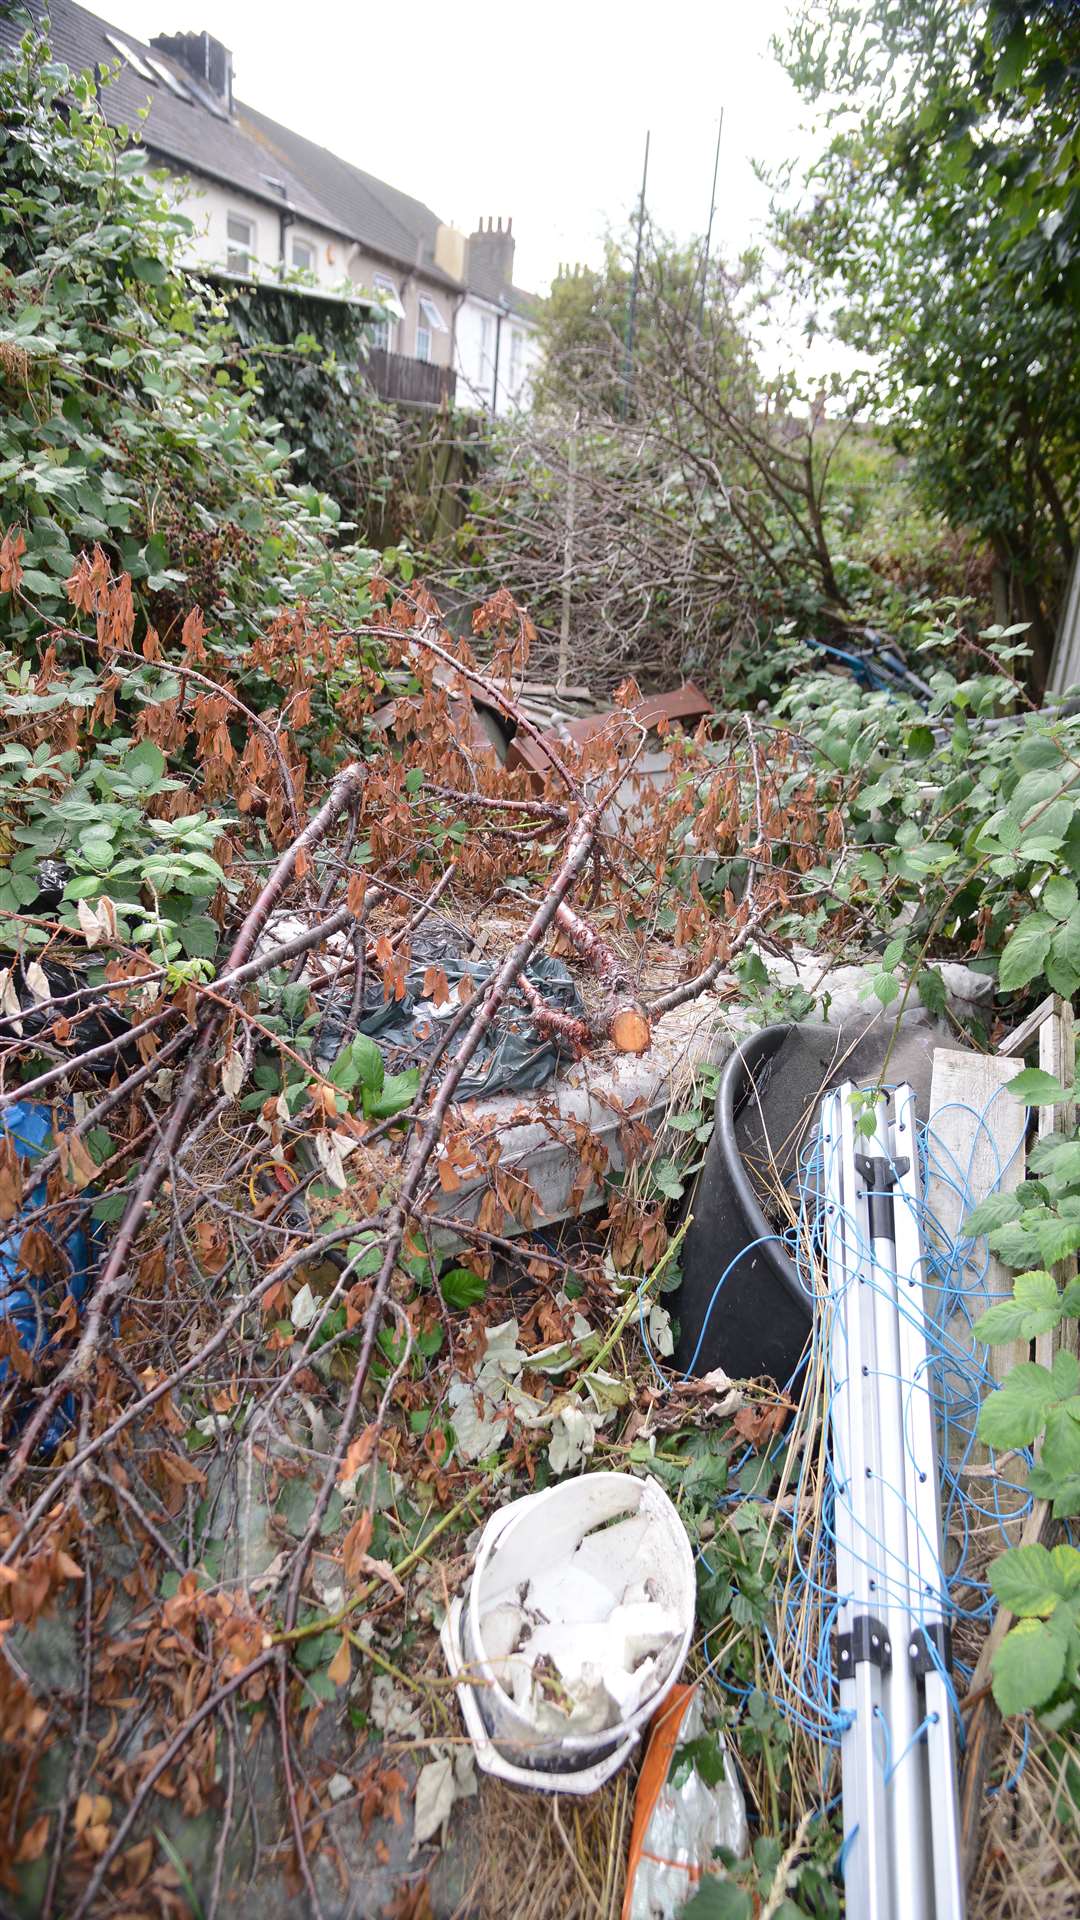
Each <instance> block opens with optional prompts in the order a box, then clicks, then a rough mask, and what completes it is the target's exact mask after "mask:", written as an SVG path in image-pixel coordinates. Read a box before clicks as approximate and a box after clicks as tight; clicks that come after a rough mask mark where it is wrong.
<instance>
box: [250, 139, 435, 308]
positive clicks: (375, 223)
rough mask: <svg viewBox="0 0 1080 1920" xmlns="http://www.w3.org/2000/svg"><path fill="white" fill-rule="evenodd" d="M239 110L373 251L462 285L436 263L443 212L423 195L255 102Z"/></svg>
mask: <svg viewBox="0 0 1080 1920" xmlns="http://www.w3.org/2000/svg"><path fill="white" fill-rule="evenodd" d="M236 111H237V117H238V119H239V121H240V123H241V125H242V126H243V127H244V128H245V130H246V131H248V132H249V133H250V135H251V137H252V139H254V140H256V141H258V142H259V143H260V144H261V145H262V147H263V149H264V150H265V151H267V152H269V153H271V154H274V155H275V156H279V157H280V159H281V161H282V164H283V165H284V166H286V167H287V168H289V169H290V170H292V171H293V172H295V173H296V174H298V175H300V176H302V177H303V179H304V180H305V181H307V182H308V184H309V186H310V188H311V190H312V191H313V192H314V193H315V194H317V195H318V198H319V199H320V201H321V202H322V203H323V205H324V206H327V207H329V208H330V209H331V210H332V213H333V224H334V225H335V226H337V227H338V228H340V229H341V230H342V231H344V232H346V233H351V234H352V235H353V237H354V239H356V240H359V241H360V242H361V244H362V245H365V246H368V247H370V248H371V249H372V250H373V251H374V252H376V253H385V254H388V255H389V256H390V257H391V258H392V259H394V260H400V261H403V262H404V263H405V264H406V265H408V266H411V267H412V266H419V267H422V268H423V270H424V273H425V276H426V277H427V278H428V279H430V280H436V281H439V282H441V283H442V285H443V286H446V287H453V288H455V289H457V290H458V291H460V287H461V282H460V281H458V280H455V279H454V278H453V277H452V275H450V274H448V273H446V272H444V270H443V269H442V268H441V267H438V266H436V264H435V239H436V235H437V233H438V230H439V224H440V223H439V216H438V214H437V213H433V212H432V210H431V208H430V207H426V206H425V205H424V203H423V201H422V200H414V199H413V197H412V195H411V194H408V193H402V192H401V191H400V190H399V189H398V188H397V187H391V186H388V185H387V183H386V181H385V180H377V179H376V178H375V176H374V174H371V173H365V172H364V171H363V169H362V168H361V167H354V166H352V165H351V164H350V162H349V161H348V160H341V159H339V158H338V155H337V154H336V153H331V152H330V150H329V148H328V147H320V146H318V145H317V144H316V143H315V141H314V140H305V139H304V137H303V135H302V134H299V133H293V132H292V130H291V128H289V127H283V126H280V125H279V123H278V122H277V121H276V120H270V119H268V117H267V115H266V114H265V113H259V112H258V111H257V110H256V109H255V108H254V107H245V106H238V107H237V109H236Z"/></svg>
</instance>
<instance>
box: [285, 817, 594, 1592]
mask: <svg viewBox="0 0 1080 1920" xmlns="http://www.w3.org/2000/svg"><path fill="white" fill-rule="evenodd" d="M600 811H601V803H594V804H593V805H592V806H591V807H589V808H587V809H586V811H585V813H584V814H583V815H582V817H581V819H580V820H579V822H578V824H577V826H576V827H575V829H574V832H573V834H572V836H571V839H570V843H569V846H568V847H567V851H566V854H565V857H564V859H563V863H562V865H561V867H560V868H559V871H558V873H557V874H556V876H555V878H554V880H553V881H552V883H551V885H550V887H549V888H548V891H547V893H546V895H545V897H544V899H543V901H542V902H541V904H540V906H539V907H538V908H537V909H536V912H535V913H534V914H533V917H532V919H531V920H530V922H529V925H528V927H527V928H526V930H525V933H524V934H523V936H522V938H521V939H520V940H519V941H518V944H517V946H516V947H515V948H514V949H513V952H512V953H510V954H509V955H508V957H507V958H506V960H504V961H503V964H502V966H501V967H500V968H499V971H498V973H497V974H496V975H495V977H494V979H493V980H492V981H491V982H490V984H489V986H488V987H487V989H486V991H485V993H484V995H483V998H482V1000H481V1002H480V1006H479V1007H478V1009H477V1011H476V1013H475V1015H474V1017H473V1020H472V1024H471V1026H470V1027H469V1030H468V1032H467V1034H466V1035H465V1038H464V1040H463V1041H462V1043H461V1045H460V1047H459V1048H458V1050H457V1052H456V1054H455V1055H454V1058H453V1060H452V1061H451V1063H450V1066H449V1067H448V1069H447V1072H446V1074H445V1077H444V1079H443V1083H442V1086H441V1087H440V1088H439V1091H438V1093H437V1094H436V1096H435V1099H434V1100H433V1101H432V1105H431V1112H430V1114H429V1116H428V1120H427V1123H426V1125H425V1126H424V1128H423V1129H422V1131H421V1132H420V1133H419V1134H417V1135H416V1136H415V1137H414V1139H413V1142H412V1144H411V1146H410V1148H409V1152H408V1154H407V1157H406V1162H405V1169H404V1173H403V1176H402V1182H401V1188H400V1191H399V1194H398V1199H397V1202H396V1204H395V1206H394V1207H393V1209H392V1211H391V1214H390V1218H389V1222H388V1242H387V1248H386V1252H385V1254H384V1256H383V1262H382V1266H381V1267H380V1269H379V1275H378V1279H377V1280H376V1283H375V1289H374V1292H373V1294H372V1298H371V1305H370V1307H369V1308H368V1311H367V1314H366V1316H365V1321H364V1337H363V1341H362V1343H361V1347H360V1354H359V1358H358V1360H357V1366H356V1373H355V1375H354V1376H353V1381H352V1385H351V1387H350V1389H349V1398H348V1401H347V1403H346V1406H345V1411H344V1413H343V1415H342V1419H341V1424H340V1426H339V1428H338V1435H337V1440H336V1442H335V1446H334V1451H333V1455H332V1456H331V1459H330V1462H329V1465H328V1466H327V1468H326V1472H325V1473H324V1475H323V1479H322V1484H321V1486H320V1488H319V1491H318V1494H317V1495H316V1499H315V1505H314V1507H313V1508H312V1512H311V1517H310V1519H309V1521H308V1525H307V1530H306V1532H305V1534H304V1537H303V1540H302V1541H301V1543H300V1548H299V1550H298V1553H297V1557H296V1565H295V1567H294V1570H293V1574H292V1578H291V1580H290V1582H289V1591H288V1598H287V1601H286V1607H285V1624H286V1628H292V1627H294V1626H295V1625H296V1615H297V1611H298V1609H299V1605H300V1594H301V1591H302V1587H303V1581H304V1574H305V1572H306V1569H307V1563H308V1560H309V1559H310V1557H311V1551H312V1548H313V1547H314V1545H315V1541H316V1539H317V1537H318V1532H319V1528H320V1526H321V1525H322V1521H323V1516H324V1514H325V1512H326V1508H327V1505H328V1502H329V1499H330V1495H331V1493H332V1492H333V1488H334V1483H335V1481H336V1479H337V1474H338V1469H339V1467H340V1465H341V1462H342V1460H343V1459H344V1457H345V1450H346V1448H347V1446H348V1444H349V1441H350V1439H351V1437H352V1434H353V1430H354V1427H355V1425H356V1416H357V1411H358V1409H359V1406H360V1396H361V1394H362V1393H363V1390H364V1383H365V1381H366V1379H367V1373H368V1368H369V1367H370V1365H371V1356H372V1352H373V1350H374V1346H375V1337H376V1334H377V1332H378V1329H379V1323H380V1320H381V1318H382V1311H383V1304H384V1302H385V1300H386V1295H387V1292H388V1290H389V1287H390V1281H391V1279H392V1277H393V1273H394V1268H395V1266H396V1264H397V1260H398V1256H399V1254H400V1252H401V1245H402V1241H403V1240H404V1238H405V1229H406V1226H407V1224H408V1221H409V1217H410V1214H411V1213H412V1210H413V1208H414V1205H415V1202H416V1198H417V1195H418V1193H419V1191H420V1186H421V1183H422V1181H423V1178H424V1174H425V1172H426V1170H427V1166H428V1162H429V1161H430V1159H431V1156H432V1154H433V1153H434V1151H435V1148H436V1146H437V1145H438V1142H439V1136H440V1135H441V1133H442V1129H443V1125H444V1122H445V1120H446V1116H447V1113H448V1112H449V1110H450V1105H451V1103H452V1101H453V1098H454V1094H455V1092H456V1091H457V1087H458V1084H459V1082H460V1080H461V1077H462V1075H463V1074H464V1072H465V1069H466V1067H467V1066H468V1064H469V1061H470V1060H471V1059H472V1057H473V1055H474V1053H475V1052H476V1049H477V1047H478V1046H479V1045H480V1042H481V1041H482V1039H483V1038H484V1035H485V1033H486V1032H487V1030H488V1028H489V1027H490V1025H491V1022H492V1020H493V1019H494V1017H495V1014H496V1013H497V1012H498V1009H499V1007H500V1006H501V1005H502V1002H503V1001H504V999H505V998H506V995H507V994H508V993H509V992H510V990H511V988H512V987H513V986H514V984H515V982H516V981H517V980H518V979H519V977H520V975H521V973H522V972H523V970H524V968H525V967H526V966H527V965H528V963H529V960H530V959H531V958H532V955H533V954H534V953H535V952H536V949H537V947H538V946H539V944H540V942H541V940H543V938H544V935H545V934H546V933H547V931H548V928H549V927H550V926H551V924H552V922H553V920H554V918H555V915H556V913H557V911H558V908H559V904H560V902H561V901H562V900H563V899H565V897H566V895H567V894H568V893H569V891H570V888H571V887H572V886H573V884H574V882H575V880H576V879H577V878H578V875H579V874H580V873H581V872H582V871H583V869H584V867H585V864H586V862H587V860H588V858H589V854H590V852H591V850H592V843H593V838H594V836H595V834H596V829H597V826H598V824H599V820H600Z"/></svg>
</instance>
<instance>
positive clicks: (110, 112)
mask: <svg viewBox="0 0 1080 1920" xmlns="http://www.w3.org/2000/svg"><path fill="white" fill-rule="evenodd" d="M25 13H29V14H30V15H31V16H32V17H33V19H34V20H35V21H36V22H40V21H41V20H42V18H43V16H47V17H48V19H49V23H50V27H49V41H50V45H51V47H52V50H53V53H54V54H55V55H56V58H57V59H58V60H61V61H63V63H64V65H65V66H68V67H71V68H72V69H73V70H74V71H75V72H76V73H81V72H84V71H85V70H86V69H87V68H89V69H90V70H91V71H92V70H93V69H94V68H95V67H98V66H100V67H116V66H117V64H118V63H119V69H120V70H119V74H118V76H117V78H116V80H115V81H114V82H113V83H112V84H111V85H109V86H106V87H103V88H102V89H101V96H100V104H101V110H102V112H103V114H104V116H105V118H106V119H107V120H108V121H109V123H110V125H112V126H114V127H120V126H123V127H128V128H130V129H131V131H132V132H135V133H140V134H141V137H142V139H143V140H144V141H145V143H146V145H147V147H148V148H150V149H151V151H152V152H154V153H155V154H161V155H162V156H163V158H165V159H167V160H172V161H175V162H178V163H179V164H180V165H181V166H182V167H185V168H186V167H191V168H192V169H193V170H194V171H195V172H197V173H201V174H204V175H207V176H208V177H210V178H211V179H215V180H221V181H223V182H224V183H225V184H226V185H228V186H233V187H238V188H240V189H241V190H242V191H243V192H244V193H249V194H251V195H252V196H253V197H254V198H256V199H258V200H268V201H270V203H271V204H272V205H274V206H278V207H280V206H286V207H289V208H291V209H292V210H293V211H294V212H296V213H299V214H302V215H303V216H304V217H305V218H306V219H309V220H313V221H315V222H317V223H318V224H319V225H321V226H328V227H330V228H334V227H336V225H337V222H336V221H335V219H334V217H333V215H332V214H331V212H330V210H329V208H328V207H324V206H323V205H322V203H321V202H320V201H319V199H318V198H317V196H316V195H315V194H314V193H313V192H312V191H311V189H310V188H309V187H308V186H307V185H306V183H305V182H304V181H303V180H301V179H299V178H298V177H297V176H296V175H294V174H291V173H289V172H287V171H286V172H285V173H283V172H282V168H281V166H280V165H278V164H277V163H276V162H275V163H273V164H271V163H270V161H269V160H268V158H267V155H266V152H265V150H264V149H263V148H262V147H260V146H259V145H258V143H257V142H256V141H254V140H253V139H252V138H251V137H250V135H248V134H246V133H245V132H244V131H243V130H242V128H241V127H240V126H238V124H237V123H236V121H235V120H230V119H229V118H228V117H227V115H225V114H224V113H223V112H221V110H218V111H214V110H213V108H211V106H210V105H209V104H208V97H207V96H206V95H205V93H203V94H202V97H201V98H196V97H195V84H194V83H193V82H192V80H191V76H190V75H189V74H188V72H187V69H186V68H184V67H182V66H180V64H179V63H178V62H177V61H175V60H170V59H169V57H168V56H167V55H166V54H164V53H162V52H161V51H160V50H159V49H158V48H156V47H150V46H147V45H146V43H145V42H144V41H142V40H137V39H135V37H134V36H133V35H132V34H130V33H121V32H120V30H119V28H114V27H111V26H110V25H109V23H108V21H107V20H102V19H101V18H100V17H99V16H98V15H97V14H94V13H88V12H87V10H86V8H85V7H77V6H75V5H73V4H72V0H22V4H21V5H20V6H17V7H16V8H15V10H14V12H13V13H8V12H6V11H5V12H3V13H0V46H8V47H15V46H17V45H18V42H19V40H20V39H21V38H22V34H23V32H24V30H25ZM20 14H23V15H24V19H23V21H22V22H21V23H20V18H19V16H20ZM110 33H112V34H114V35H115V37H116V39H118V40H120V41H122V42H123V43H124V45H126V46H128V47H130V48H131V49H132V51H133V52H134V53H136V54H137V55H138V56H139V57H140V58H141V59H142V60H143V61H144V62H146V61H150V60H153V61H154V62H156V63H157V65H158V66H159V67H164V68H166V69H167V70H168V72H169V73H171V74H173V75H175V77H176V78H177V80H178V81H179V82H180V84H181V86H183V87H184V89H185V91H186V92H187V93H188V94H189V96H190V98H189V99H187V100H182V99H178V98H177V96H176V95H175V94H174V93H173V92H172V91H171V90H170V88H169V86H168V84H167V83H166V82H162V83H160V84H153V83H151V82H150V81H148V80H145V79H143V78H142V76H141V75H140V74H138V73H137V72H136V71H135V68H134V67H133V66H131V65H130V64H129V63H128V62H127V61H126V60H121V58H120V55H119V54H118V53H117V50H116V48H115V47H114V46H113V45H112V44H111V43H110V41H109V40H108V38H107V35H108V34H110ZM200 92H202V90H200ZM147 106H149V108H150V112H149V116H148V118H147V119H146V120H141V119H140V115H141V113H142V112H143V110H144V108H146V107H147ZM268 173H269V174H272V175H274V176H275V177H276V178H277V179H279V180H281V181H282V183H283V185H284V187H285V193H284V195H283V194H282V193H280V192H279V191H278V190H277V189H276V188H274V187H272V186H271V185H270V184H269V182H268V180H267V178H266V175H267V174H268Z"/></svg>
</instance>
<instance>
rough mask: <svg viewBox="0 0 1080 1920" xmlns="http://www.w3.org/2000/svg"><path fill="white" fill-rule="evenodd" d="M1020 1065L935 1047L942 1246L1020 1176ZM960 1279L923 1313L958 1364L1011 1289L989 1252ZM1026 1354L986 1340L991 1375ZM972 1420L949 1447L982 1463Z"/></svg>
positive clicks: (933, 1184) (932, 1217)
mask: <svg viewBox="0 0 1080 1920" xmlns="http://www.w3.org/2000/svg"><path fill="white" fill-rule="evenodd" d="M1021 1065H1022V1062H1020V1061H1019V1060H1012V1059H1003V1058H1002V1057H1001V1056H1000V1055H998V1054H981V1053H960V1052H953V1051H952V1050H951V1049H949V1048H947V1047H936V1048H935V1049H934V1063H933V1073H932V1077H931V1083H930V1132H931V1136H932V1139H931V1154H930V1164H929V1167H928V1172H927V1188H926V1208H927V1226H926V1238H927V1240H928V1241H929V1242H930V1243H931V1244H933V1243H934V1242H937V1244H938V1246H939V1247H941V1248H942V1249H946V1250H947V1249H949V1248H950V1247H951V1246H952V1245H953V1244H954V1243H955V1242H956V1241H957V1240H958V1239H959V1238H960V1236H961V1229H962V1226H963V1222H964V1219H965V1216H966V1215H967V1214H968V1213H969V1212H970V1211H971V1210H972V1208H974V1207H975V1206H977V1205H978V1204H979V1203H980V1201H982V1200H985V1199H986V1197H987V1195H988V1194H990V1193H995V1192H1002V1193H1010V1192H1011V1191H1012V1189H1013V1188H1014V1187H1016V1186H1018V1185H1019V1183H1020V1181H1021V1180H1022V1179H1023V1178H1024V1162H1025V1154H1024V1136H1025V1131H1026V1124H1027V1115H1026V1110H1025V1108H1024V1106H1023V1105H1022V1103H1021V1102H1020V1101H1019V1100H1015V1099H1013V1098H1012V1097H1011V1096H1010V1095H1009V1094H1008V1093H1007V1092H1006V1091H1005V1089H1006V1088H1007V1086H1008V1084H1009V1081H1010V1080H1013V1079H1015V1077H1016V1075H1017V1074H1018V1073H1019V1072H1020V1070H1021ZM960 1287H961V1289H962V1292H963V1302H962V1305H961V1306H960V1307H959V1308H958V1310H957V1311H955V1312H953V1313H952V1314H950V1315H948V1316H946V1314H945V1310H944V1308H945V1302H944V1299H943V1297H942V1296H941V1295H940V1294H939V1295H938V1296H937V1300H936V1310H935V1301H934V1300H933V1299H931V1300H928V1302H927V1314H928V1317H929V1318H930V1319H931V1320H933V1321H935V1322H936V1323H937V1324H938V1326H939V1327H940V1328H941V1330H942V1332H943V1334H944V1335H945V1337H946V1339H947V1342H948V1348H949V1353H950V1356H951V1359H952V1362H953V1364H954V1366H956V1367H958V1368H962V1367H963V1366H964V1364H965V1359H969V1360H970V1362H971V1363H972V1364H974V1362H975V1356H976V1347H975V1342H974V1341H973V1339H972V1337H971V1322H972V1321H974V1320H977V1319H978V1317H979V1315H980V1314H981V1313H983V1312H985V1310H986V1308H987V1307H989V1306H992V1305H993V1303H994V1301H995V1300H1001V1299H1005V1298H1007V1297H1008V1296H1009V1295H1010V1294H1011V1293H1012V1275H1011V1274H1010V1273H1009V1272H1008V1271H1007V1269H1006V1268H1005V1267H1004V1266H1003V1265H1002V1263H1001V1261H1000V1260H997V1259H995V1258H994V1257H993V1255H990V1256H989V1258H988V1260H987V1262H986V1270H985V1272H984V1273H979V1272H977V1271H970V1272H968V1273H967V1274H966V1275H965V1276H964V1278H963V1280H962V1281H961V1282H960ZM980 1358H981V1353H980ZM1027 1358H1028V1345H1027V1343H1026V1342H1025V1343H1023V1346H1022V1348H1021V1346H1020V1344H1019V1343H1014V1344H1012V1345H1010V1346H1007V1347H991V1348H990V1349H989V1354H988V1360H987V1364H988V1366H989V1370H990V1372H991V1374H992V1375H993V1377H994V1379H995V1380H1000V1379H1001V1378H1002V1377H1003V1376H1004V1375H1005V1374H1006V1373H1007V1372H1008V1371H1009V1368H1010V1367H1011V1366H1012V1365H1013V1363H1014V1361H1016V1360H1026V1359H1027ZM974 1422H975V1409H974V1407H973V1408H972V1414H971V1422H970V1426H969V1427H968V1428H967V1429H966V1430H964V1431H959V1430H957V1429H954V1431H953V1432H952V1434H951V1436H950V1453H951V1454H952V1456H953V1458H954V1459H959V1458H960V1456H962V1455H966V1459H967V1464H968V1465H969V1466H973V1467H974V1466H985V1463H986V1460H987V1458H988V1454H987V1450H986V1448H985V1447H977V1446H971V1445H969V1442H970V1440H971V1434H972V1433H973V1431H974ZM1006 1493H1007V1489H1002V1494H1003V1497H1004V1496H1005V1495H1006ZM1022 1498H1023V1496H1022V1495H1021V1496H1018V1499H1022ZM1005 1504H1010V1502H1009V1501H1005Z"/></svg>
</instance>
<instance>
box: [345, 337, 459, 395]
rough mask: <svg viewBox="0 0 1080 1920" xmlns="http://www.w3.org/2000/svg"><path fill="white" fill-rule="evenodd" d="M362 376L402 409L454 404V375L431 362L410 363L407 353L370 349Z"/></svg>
mask: <svg viewBox="0 0 1080 1920" xmlns="http://www.w3.org/2000/svg"><path fill="white" fill-rule="evenodd" d="M364 373H365V376H366V378H367V379H368V380H370V382H371V384H372V386H373V387H374V389H375V391H376V393H377V394H379V395H381V397H382V398H383V399H384V400H393V401H394V402H396V404H397V405H398V406H403V407H440V406H442V405H443V404H444V403H445V404H446V405H447V406H451V407H452V406H453V404H454V391H455V389H456V387H457V374H456V373H455V372H454V370H453V368H452V367H437V366H435V365H434V364H433V363H432V362H431V361H430V360H413V359H412V358H411V357H410V356H409V354H407V353H389V352H387V350H386V348H385V347H372V348H371V349H370V350H369V352H368V356H367V360H366V361H365V363H364Z"/></svg>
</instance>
